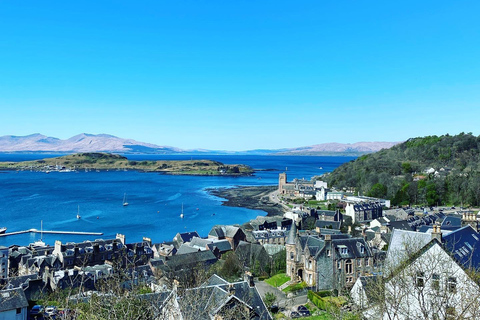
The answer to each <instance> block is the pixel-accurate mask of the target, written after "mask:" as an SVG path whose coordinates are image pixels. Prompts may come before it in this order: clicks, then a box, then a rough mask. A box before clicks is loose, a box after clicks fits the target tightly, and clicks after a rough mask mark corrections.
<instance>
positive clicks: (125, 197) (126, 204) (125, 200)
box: [123, 193, 128, 207]
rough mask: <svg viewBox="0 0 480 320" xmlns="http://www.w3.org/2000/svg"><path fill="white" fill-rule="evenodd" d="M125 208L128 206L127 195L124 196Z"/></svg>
mask: <svg viewBox="0 0 480 320" xmlns="http://www.w3.org/2000/svg"><path fill="white" fill-rule="evenodd" d="M123 206H124V207H126V206H128V202H127V194H126V193H124V194H123Z"/></svg>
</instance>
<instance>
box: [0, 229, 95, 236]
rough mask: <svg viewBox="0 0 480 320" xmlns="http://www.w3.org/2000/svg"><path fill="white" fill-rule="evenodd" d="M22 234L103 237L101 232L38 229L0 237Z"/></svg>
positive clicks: (3, 234) (15, 232)
mask: <svg viewBox="0 0 480 320" xmlns="http://www.w3.org/2000/svg"><path fill="white" fill-rule="evenodd" d="M23 233H50V234H70V235H78V236H101V235H103V232H83V231H53V230H50V231H45V230H43V231H41V230H38V229H28V230H23V231H14V232H6V233H2V234H0V237H6V236H14V235H17V234H23Z"/></svg>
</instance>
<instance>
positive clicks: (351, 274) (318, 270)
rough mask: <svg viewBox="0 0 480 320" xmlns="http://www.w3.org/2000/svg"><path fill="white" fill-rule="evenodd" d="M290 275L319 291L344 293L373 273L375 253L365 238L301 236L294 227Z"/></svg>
mask: <svg viewBox="0 0 480 320" xmlns="http://www.w3.org/2000/svg"><path fill="white" fill-rule="evenodd" d="M285 247H286V250H287V257H286V259H287V261H286V264H287V275H289V276H290V278H291V279H292V280H299V281H305V282H306V283H307V285H309V286H314V287H315V290H317V291H320V290H342V289H349V288H351V287H352V286H353V284H354V283H355V281H356V279H357V278H358V277H360V276H364V275H366V274H370V273H372V272H373V268H374V267H373V258H374V255H373V252H372V250H371V249H370V247H369V246H368V244H367V243H366V242H365V240H364V239H363V238H351V237H350V236H349V235H343V234H324V235H318V234H305V235H297V234H296V227H294V226H293V225H292V228H291V229H290V233H289V236H288V238H287V243H286V245H285Z"/></svg>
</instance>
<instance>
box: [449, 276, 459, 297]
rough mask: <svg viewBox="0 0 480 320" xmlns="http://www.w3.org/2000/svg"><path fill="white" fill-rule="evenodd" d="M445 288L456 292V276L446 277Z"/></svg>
mask: <svg viewBox="0 0 480 320" xmlns="http://www.w3.org/2000/svg"><path fill="white" fill-rule="evenodd" d="M447 288H448V292H450V293H455V292H457V278H455V277H448V279H447Z"/></svg>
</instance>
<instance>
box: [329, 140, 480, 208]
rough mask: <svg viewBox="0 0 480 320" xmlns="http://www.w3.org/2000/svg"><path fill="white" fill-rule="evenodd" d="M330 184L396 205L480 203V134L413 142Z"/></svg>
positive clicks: (343, 170)
mask: <svg viewBox="0 0 480 320" xmlns="http://www.w3.org/2000/svg"><path fill="white" fill-rule="evenodd" d="M322 179H324V180H326V181H327V182H328V184H329V186H334V187H337V188H344V187H346V188H348V187H354V188H355V190H356V191H358V192H359V193H361V194H362V195H370V196H374V197H382V198H387V199H390V200H392V204H394V205H405V204H428V205H437V204H453V205H460V204H463V205H475V206H477V205H480V136H479V137H476V136H474V135H472V134H471V133H468V134H465V133H461V134H459V135H456V136H450V135H448V134H447V135H443V136H439V137H438V136H428V137H424V138H412V139H409V140H407V141H406V142H403V143H401V144H398V145H396V146H394V147H392V148H390V149H384V150H381V151H379V152H376V153H372V154H368V155H364V156H361V157H359V158H357V159H356V160H353V161H351V162H348V163H345V164H343V165H342V166H340V167H338V168H337V169H335V170H334V171H333V172H332V173H330V174H327V175H325V176H324V177H323V178H322Z"/></svg>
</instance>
